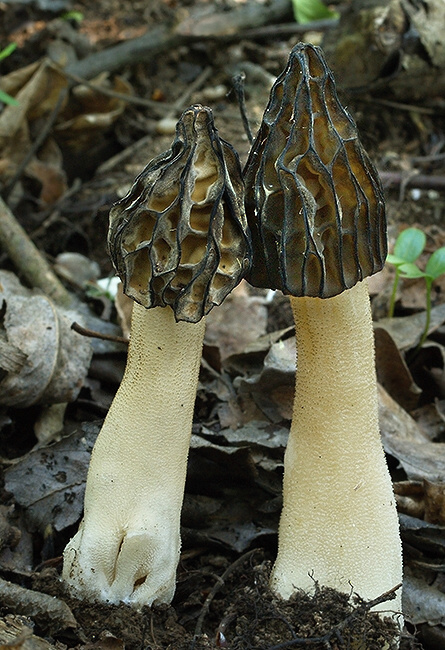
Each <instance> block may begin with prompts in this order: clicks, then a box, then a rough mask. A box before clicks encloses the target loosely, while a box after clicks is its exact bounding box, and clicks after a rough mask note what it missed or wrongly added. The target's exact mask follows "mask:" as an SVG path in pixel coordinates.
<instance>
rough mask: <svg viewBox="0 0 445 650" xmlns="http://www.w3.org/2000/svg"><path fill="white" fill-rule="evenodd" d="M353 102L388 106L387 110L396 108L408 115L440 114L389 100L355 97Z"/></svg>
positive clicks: (421, 107) (427, 108)
mask: <svg viewBox="0 0 445 650" xmlns="http://www.w3.org/2000/svg"><path fill="white" fill-rule="evenodd" d="M348 90H350V91H351V92H352V91H353V90H354V89H350V88H349V89H348ZM354 101H357V102H362V103H363V104H380V106H388V108H397V109H400V110H401V111H408V112H410V113H422V114H424V115H435V114H436V113H437V112H442V111H438V110H436V109H434V108H430V107H428V106H417V105H416V104H405V103H403V102H394V101H392V100H390V99H381V98H379V97H373V98H372V99H368V98H367V97H357V98H354Z"/></svg>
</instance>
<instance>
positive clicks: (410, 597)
mask: <svg viewBox="0 0 445 650" xmlns="http://www.w3.org/2000/svg"><path fill="white" fill-rule="evenodd" d="M402 598H403V615H404V617H405V618H406V620H407V621H409V622H410V623H411V624H412V625H419V624H420V623H428V625H439V624H442V625H443V624H445V594H444V593H442V592H441V591H439V590H438V589H436V588H435V587H433V586H431V585H428V584H427V583H426V582H424V581H423V580H421V579H420V578H417V577H415V576H413V575H410V574H409V573H407V574H406V575H405V576H404V579H403V596H402Z"/></svg>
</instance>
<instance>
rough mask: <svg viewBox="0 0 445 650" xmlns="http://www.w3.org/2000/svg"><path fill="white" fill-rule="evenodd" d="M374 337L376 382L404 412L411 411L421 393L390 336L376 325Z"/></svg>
mask: <svg viewBox="0 0 445 650" xmlns="http://www.w3.org/2000/svg"><path fill="white" fill-rule="evenodd" d="M374 337H375V362H376V369H377V380H378V381H379V383H380V384H381V385H382V386H383V388H384V389H385V390H386V391H387V392H388V393H389V394H390V395H391V397H392V398H393V399H395V400H396V402H398V403H399V404H400V406H402V407H403V408H404V409H405V411H411V410H412V409H414V408H415V407H416V406H417V404H418V401H419V396H420V394H421V392H422V391H421V389H420V388H419V387H418V386H417V385H416V383H415V382H414V379H413V377H412V375H411V372H410V370H409V368H408V366H407V365H406V363H405V359H404V358H403V356H402V355H401V354H400V352H399V350H398V348H397V346H396V344H395V341H394V339H393V338H392V336H391V334H390V333H389V332H388V331H387V330H385V329H383V328H382V327H379V326H378V324H377V325H376V326H375V327H374Z"/></svg>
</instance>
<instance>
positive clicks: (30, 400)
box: [0, 271, 92, 408]
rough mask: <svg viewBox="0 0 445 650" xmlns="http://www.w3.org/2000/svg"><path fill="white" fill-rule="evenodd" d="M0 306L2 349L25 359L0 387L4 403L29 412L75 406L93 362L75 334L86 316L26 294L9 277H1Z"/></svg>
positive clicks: (85, 343) (86, 346) (1, 273)
mask: <svg viewBox="0 0 445 650" xmlns="http://www.w3.org/2000/svg"><path fill="white" fill-rule="evenodd" d="M0 304H3V306H4V309H5V314H4V317H3V323H2V325H3V328H4V333H3V337H4V343H5V344H6V343H7V344H9V345H10V346H11V348H12V350H20V351H21V353H22V354H23V355H24V357H23V359H22V360H23V363H22V364H21V365H20V367H18V368H17V369H16V371H14V372H13V371H9V372H8V374H7V375H6V376H5V377H4V378H3V379H2V381H1V382H0V403H2V404H4V405H7V406H15V407H19V408H25V407H27V406H30V405H31V404H36V403H45V404H53V403H61V402H72V401H73V400H74V399H75V398H76V397H77V395H78V393H79V390H80V389H81V387H82V384H83V381H84V379H85V377H86V374H87V372H88V368H89V364H90V361H91V356H92V349H91V345H90V342H89V341H88V339H86V338H84V337H81V336H80V335H79V334H77V333H76V332H74V331H73V330H71V323H72V322H73V321H75V320H77V321H79V320H80V321H82V316H81V315H80V314H78V313H77V312H73V311H69V310H63V309H61V308H59V307H56V305H54V303H53V302H52V301H51V300H50V299H49V298H47V297H46V296H44V295H40V294H38V293H36V292H33V291H31V290H29V289H26V288H25V287H23V286H22V285H21V284H20V282H19V280H18V278H17V277H16V276H15V275H14V274H13V273H10V272H8V271H0Z"/></svg>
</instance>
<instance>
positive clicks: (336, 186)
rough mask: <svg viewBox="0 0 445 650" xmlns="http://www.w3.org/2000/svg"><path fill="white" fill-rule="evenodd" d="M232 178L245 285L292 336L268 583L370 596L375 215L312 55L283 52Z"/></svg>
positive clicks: (386, 558) (379, 547)
mask: <svg viewBox="0 0 445 650" xmlns="http://www.w3.org/2000/svg"><path fill="white" fill-rule="evenodd" d="M245 183H246V213H247V218H248V223H249V226H250V229H251V234H252V241H253V250H254V259H253V265H252V269H251V272H250V275H249V276H248V279H249V281H250V282H251V283H252V284H253V285H255V286H258V287H270V288H274V289H281V290H282V291H283V292H284V293H286V294H289V295H290V300H291V304H292V309H293V314H294V318H295V329H296V340H297V374H296V389H295V401H294V410H293V419H292V425H291V430H290V436H289V443H288V446H287V450H286V454H285V461H284V486H283V500H284V502H283V511H282V516H281V522H280V528H279V541H278V556H277V560H276V562H275V565H274V568H273V571H272V577H271V585H272V588H273V589H274V590H275V591H276V592H278V593H279V594H281V596H283V597H284V598H289V596H290V595H291V594H292V593H293V592H295V590H297V589H299V588H303V589H308V588H310V587H311V586H313V584H314V581H317V582H318V583H319V584H320V585H326V586H330V587H334V588H336V589H338V590H340V591H343V592H349V591H350V590H351V587H352V588H353V589H354V591H356V592H357V593H359V594H360V595H361V596H362V597H363V598H365V599H374V598H376V597H378V596H380V595H381V594H383V593H384V592H386V591H387V590H389V589H391V588H393V587H395V586H396V585H398V584H399V583H401V581H402V557H401V544H400V537H399V528H398V518H397V512H396V508H395V501H394V496H393V491H392V485H391V478H390V475H389V472H388V468H387V465H386V461H385V457H384V452H383V449H382V445H381V440H380V435H379V426H378V404H377V384H376V375H375V365H374V338H373V328H372V320H371V312H370V302H369V295H368V290H367V282H366V280H365V278H366V277H367V276H369V275H371V274H373V273H375V272H376V271H378V270H380V269H381V268H382V266H383V264H384V260H385V256H386V222H385V209H384V200H383V193H382V188H381V185H380V182H379V178H378V175H377V172H376V170H375V168H374V167H373V165H372V163H371V162H370V160H369V158H368V156H367V155H366V153H365V151H364V150H363V147H362V145H361V144H360V142H359V139H358V135H357V128H356V125H355V123H354V122H353V120H352V118H351V116H350V115H349V114H348V112H347V111H346V110H345V109H344V108H343V107H342V106H341V104H340V102H339V100H338V97H337V94H336V90H335V84H334V80H333V76H332V73H331V72H330V70H329V69H328V67H327V65H326V62H325V60H324V57H323V54H322V51H321V50H320V48H317V47H314V46H311V45H305V44H299V45H297V46H296V47H295V48H294V49H293V50H292V52H291V55H290V59H289V62H288V65H287V68H286V69H285V71H284V72H283V73H282V74H281V75H280V76H279V77H278V79H277V81H276V83H275V84H274V86H273V88H272V91H271V96H270V101H269V104H268V106H267V108H266V110H265V113H264V116H263V121H262V124H261V127H260V130H259V133H258V135H257V137H256V139H255V142H254V144H253V146H252V149H251V152H250V156H249V159H248V162H247V165H246V168H245ZM259 251H261V253H259ZM387 607H388V605H385V604H383V605H382V606H381V608H387ZM392 607H393V603H392V604H391V608H392ZM395 609H400V596H399V597H398V599H397V601H396V604H395Z"/></svg>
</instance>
